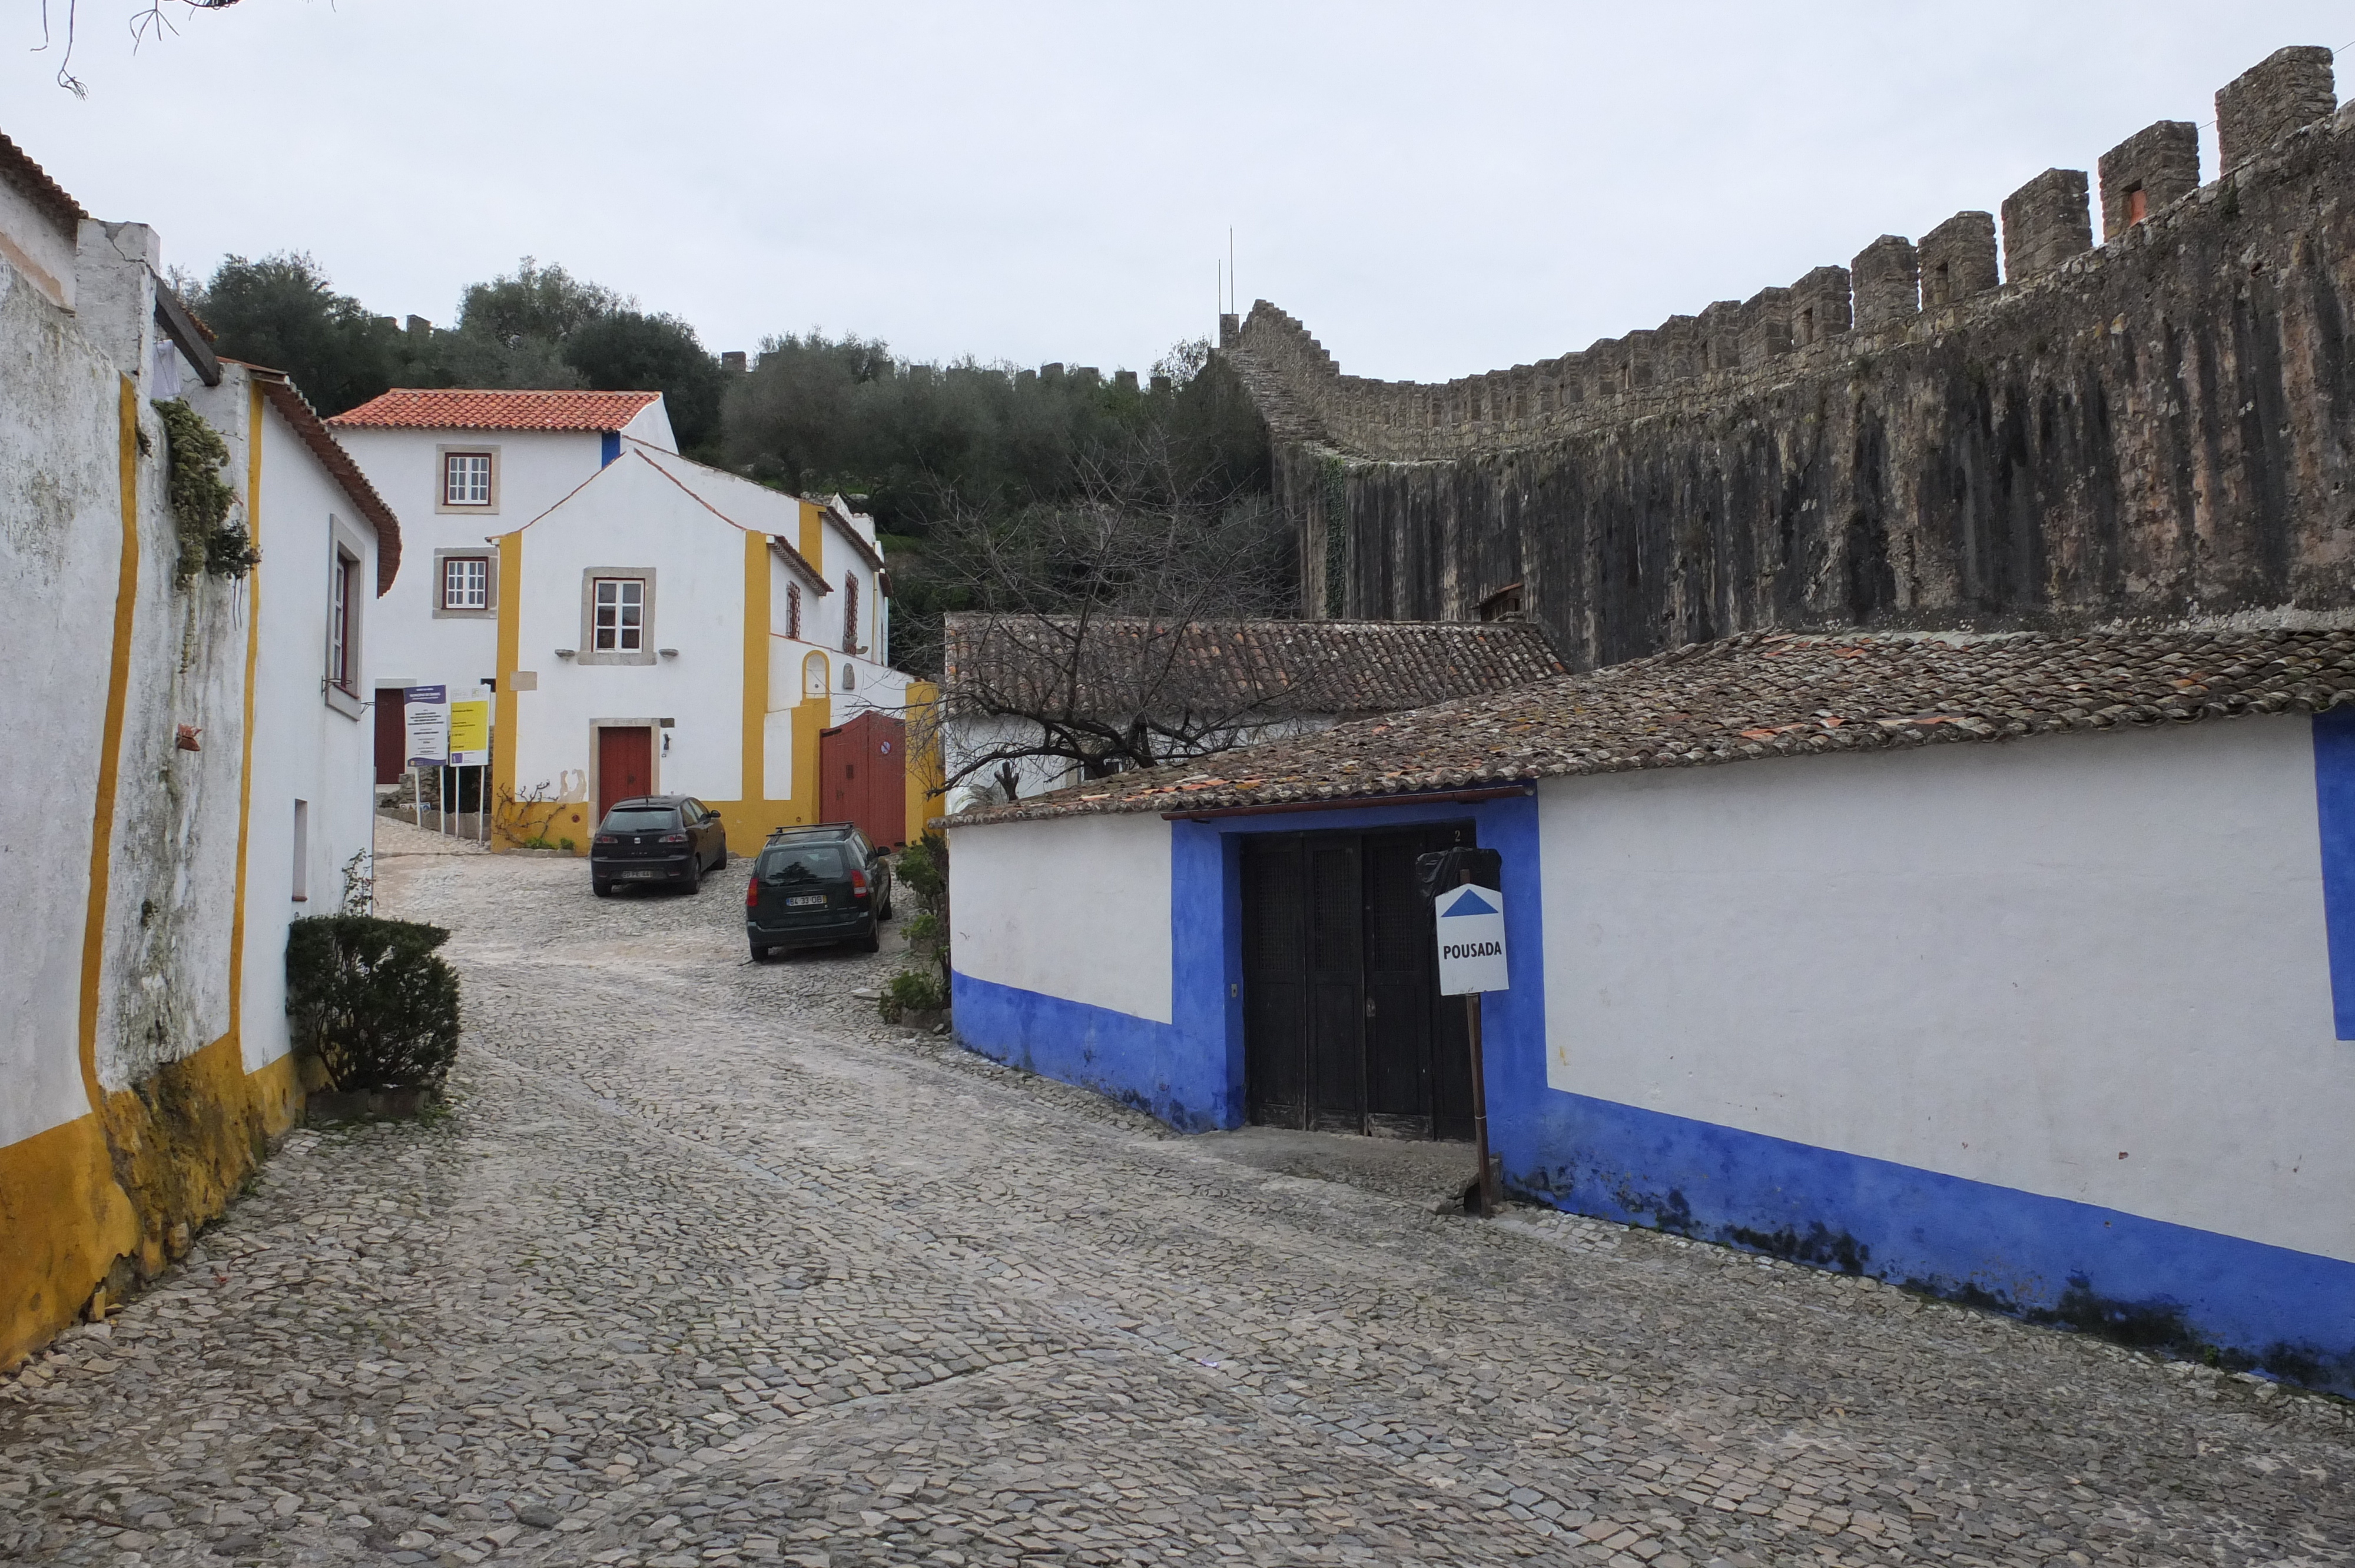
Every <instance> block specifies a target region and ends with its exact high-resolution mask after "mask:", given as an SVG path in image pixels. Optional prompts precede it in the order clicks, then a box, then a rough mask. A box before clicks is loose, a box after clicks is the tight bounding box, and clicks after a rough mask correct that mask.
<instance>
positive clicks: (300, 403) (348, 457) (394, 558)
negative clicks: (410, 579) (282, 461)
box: [230, 360, 400, 598]
mask: <svg viewBox="0 0 2355 1568" xmlns="http://www.w3.org/2000/svg"><path fill="white" fill-rule="evenodd" d="M230 363H232V364H238V363H241V362H240V361H234V360H233V361H231V362H230ZM246 369H247V371H248V372H249V373H250V375H251V376H253V384H254V385H255V386H256V387H261V395H262V396H263V397H267V398H268V399H269V400H270V406H271V407H272V408H275V409H277V410H278V414H279V417H280V418H282V419H284V420H285V421H286V422H287V423H288V424H289V425H291V426H293V429H294V433H295V435H297V436H298V437H300V438H301V439H302V441H303V444H304V446H306V447H309V448H310V449H311V455H312V456H314V457H315V458H317V459H318V460H319V463H320V466H321V467H323V468H325V470H326V471H327V472H328V473H329V474H331V475H333V476H334V478H335V481H336V483H337V484H338V485H340V486H342V487H343V492H344V494H345V495H346V497H348V498H349V499H350V501H351V503H352V507H353V510H355V511H357V513H358V514H360V515H361V516H363V517H365V518H367V519H368V525H369V526H370V527H372V528H374V529H375V530H376V591H377V595H378V598H382V597H383V595H384V592H385V590H386V589H388V588H390V587H392V579H393V578H394V577H397V576H398V575H400V519H399V518H398V517H395V516H394V515H393V514H392V508H391V507H389V506H387V505H386V504H385V503H384V497H382V496H380V495H378V493H376V486H374V485H372V484H370V483H369V482H368V475H366V474H364V473H362V472H361V471H360V470H359V465H358V464H357V463H356V462H354V461H352V454H351V453H349V452H347V451H346V450H344V449H343V444H342V443H341V442H339V441H337V440H336V438H335V435H334V433H333V432H332V431H330V430H329V429H327V427H326V424H325V422H323V421H322V420H321V419H320V418H319V416H318V414H317V413H316V412H315V411H314V409H313V408H312V407H311V404H310V401H309V399H307V398H305V397H304V396H303V394H302V393H301V392H299V391H297V390H296V389H295V387H294V383H293V382H292V381H290V380H288V379H287V377H286V375H285V373H284V372H283V371H278V370H265V369H263V368H262V367H261V366H258V365H249V366H246Z"/></svg>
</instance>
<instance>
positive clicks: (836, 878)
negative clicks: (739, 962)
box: [744, 822, 891, 960]
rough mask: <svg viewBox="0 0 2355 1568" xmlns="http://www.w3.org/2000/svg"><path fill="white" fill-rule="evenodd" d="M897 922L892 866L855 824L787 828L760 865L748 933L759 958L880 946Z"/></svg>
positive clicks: (749, 891) (748, 889) (747, 896)
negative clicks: (788, 951)
mask: <svg viewBox="0 0 2355 1568" xmlns="http://www.w3.org/2000/svg"><path fill="white" fill-rule="evenodd" d="M890 918H891V862H890V859H889V857H887V856H886V855H885V854H884V853H883V852H882V851H881V850H879V849H877V848H876V847H875V846H874V845H873V844H871V843H869V842H867V835H866V834H864V833H862V832H859V831H858V829H857V828H855V827H853V826H852V825H851V824H850V823H848V822H821V823H819V824H818V825H816V826H815V827H808V828H779V829H778V830H777V831H776V832H773V833H771V834H770V835H769V842H767V843H765V844H762V846H761V853H760V855H759V856H758V857H757V858H756V859H755V860H754V861H753V862H752V880H751V882H750V883H749V884H747V885H746V886H745V888H744V934H745V936H746V937H747V938H750V939H751V947H752V957H753V959H755V960H758V959H764V958H766V957H768V956H769V954H770V953H772V952H773V951H775V950H776V949H777V948H818V947H826V946H828V945H830V944H832V943H836V942H855V943H857V944H858V947H859V948H862V949H863V950H865V951H867V952H870V953H871V952H873V951H875V949H876V948H877V947H878V945H879V932H880V929H881V927H882V925H883V922H884V921H886V920H889V919H890Z"/></svg>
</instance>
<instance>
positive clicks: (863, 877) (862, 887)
mask: <svg viewBox="0 0 2355 1568" xmlns="http://www.w3.org/2000/svg"><path fill="white" fill-rule="evenodd" d="M850 895H851V896H852V897H853V898H864V897H866V896H867V874H866V873H865V872H863V871H861V870H859V869H858V867H857V866H853V867H851V870H850Z"/></svg>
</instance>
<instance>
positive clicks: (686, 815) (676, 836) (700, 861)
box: [589, 795, 728, 898]
mask: <svg viewBox="0 0 2355 1568" xmlns="http://www.w3.org/2000/svg"><path fill="white" fill-rule="evenodd" d="M727 863H728V828H727V825H726V824H725V823H723V822H721V821H720V820H719V813H718V812H716V811H714V810H711V809H710V808H709V807H708V806H706V805H705V804H704V803H703V802H702V801H700V800H696V799H695V798H694V797H693V796H691V795H642V796H640V797H638V798H637V799H636V800H618V801H615V802H614V804H613V810H610V811H608V812H606V813H605V820H604V821H602V822H600V823H598V824H597V832H596V835H595V836H594V837H593V838H591V840H590V841H589V886H590V888H591V891H593V892H594V893H595V894H596V895H597V896H598V897H600V898H602V897H604V896H605V895H607V894H609V893H611V892H613V885H614V884H615V883H617V882H648V883H656V884H662V883H667V884H670V885H674V886H677V885H684V886H685V887H686V888H687V891H688V892H689V893H692V892H694V891H695V890H696V889H697V888H698V887H700V886H702V885H703V874H704V873H705V872H707V871H718V870H719V868H720V867H721V866H723V865H726V864H727Z"/></svg>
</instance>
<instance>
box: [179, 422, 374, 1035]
mask: <svg viewBox="0 0 2355 1568" xmlns="http://www.w3.org/2000/svg"><path fill="white" fill-rule="evenodd" d="M240 380H241V376H236V375H232V376H230V377H229V379H225V380H224V381H223V383H222V385H221V387H220V388H219V393H220V394H228V395H229V397H228V398H225V399H224V400H225V401H227V400H234V401H235V402H237V403H238V404H240V406H241V405H242V403H243V392H244V389H243V387H241V386H240V385H239V383H240ZM217 395H218V394H217ZM192 400H193V399H192ZM224 418H225V416H224ZM216 422H217V423H218V422H219V421H216ZM261 441H262V447H261V451H262V457H261V506H260V507H259V508H258V510H257V515H256V519H255V521H256V524H257V528H256V531H257V534H258V536H259V543H260V545H261V566H260V567H257V568H256V569H255V575H254V578H253V589H252V598H253V604H254V607H255V609H254V612H253V613H254V615H255V618H256V620H257V622H258V624H259V627H260V630H261V640H260V649H259V653H258V659H257V664H256V669H255V673H254V693H253V715H254V717H253V764H252V768H253V771H252V779H251V806H250V818H249V821H248V825H247V830H246V915H245V962H244V966H243V967H244V976H243V980H244V987H245V995H244V1005H243V1009H242V1022H241V1029H240V1042H241V1045H242V1049H243V1052H244V1056H245V1066H246V1070H247V1071H248V1072H251V1071H253V1070H254V1069H255V1068H257V1067H261V1066H262V1065H266V1064H268V1063H271V1062H273V1061H276V1060H277V1059H278V1058H279V1057H281V1056H283V1055H284V1054H286V1053H287V1051H288V1049H289V1047H290V1040H289V1036H288V1033H287V1028H286V927H287V925H288V923H289V922H290V921H292V920H293V919H295V918H297V917H299V916H304V915H332V914H334V913H336V910H337V909H338V908H339V907H341V906H342V902H343V892H344V866H345V864H346V862H347V861H349V860H350V859H351V857H352V856H353V855H354V854H355V853H359V852H363V851H367V850H369V849H370V848H371V846H372V844H373V842H374V835H375V828H376V819H375V789H374V779H375V763H374V755H373V754H374V738H375V737H374V729H373V719H374V715H373V713H372V712H371V711H370V710H368V709H366V708H363V709H362V710H361V711H360V712H359V714H358V715H357V716H354V715H350V714H347V713H346V712H343V711H342V710H340V709H338V708H336V707H333V706H330V705H329V704H328V702H327V700H326V698H325V695H324V694H323V693H322V690H321V681H322V678H323V673H324V672H325V667H326V653H325V650H326V643H327V615H328V571H329V568H330V564H331V562H332V559H333V556H332V551H333V549H334V545H333V539H334V537H335V535H334V533H333V532H332V530H333V526H334V522H335V521H340V522H341V524H343V527H344V528H345V530H346V538H351V539H354V540H355V542H357V544H358V545H359V546H361V560H360V563H359V570H358V572H357V579H358V581H359V582H360V583H361V584H362V585H364V588H365V592H366V594H367V596H368V598H367V600H366V602H364V603H363V605H362V607H361V614H362V616H363V618H364V619H363V622H362V639H361V652H360V658H361V663H360V668H359V670H358V671H357V674H356V678H355V680H354V685H355V686H357V688H358V690H359V693H360V694H361V695H362V697H363V698H368V697H370V696H372V690H371V684H372V679H373V671H372V669H371V667H370V666H369V664H368V657H369V654H368V638H367V621H366V620H365V618H366V617H368V616H371V615H373V614H374V613H376V611H377V610H378V609H379V608H380V607H381V606H382V605H383V604H384V602H385V601H384V600H383V599H377V598H375V588H376V570H377V567H376V556H377V540H376V535H375V531H374V530H373V529H371V528H370V527H369V526H368V522H367V521H366V520H365V519H364V518H362V517H360V516H359V515H358V514H357V513H356V512H355V511H354V510H353V507H352V504H351V502H350V500H349V498H348V497H346V495H345V494H344V493H343V490H342V488H341V487H340V486H338V485H337V484H336V482H335V481H334V480H333V479H332V478H330V477H329V476H328V474H327V471H325V469H324V468H322V467H321V466H320V465H319V461H318V460H317V459H316V458H315V457H314V455H313V454H312V452H311V450H310V449H309V448H308V447H306V446H305V445H304V443H303V440H302V439H301V438H300V437H299V436H298V435H296V434H295V432H294V431H293V429H292V428H290V427H289V426H288V425H287V424H286V422H285V420H283V419H282V418H280V417H279V415H278V412H277V410H275V409H273V408H265V409H264V411H263V414H262V438H261ZM241 447H242V443H240V450H239V451H238V466H240V468H241V467H242V464H243V461H244V453H243V451H242V450H241ZM396 515H400V514H396ZM402 520H403V521H404V522H406V521H407V519H406V517H405V516H403V519H402ZM406 575H407V568H406V567H404V568H403V571H402V576H406ZM399 581H400V579H399V578H398V577H396V578H395V586H396V588H397V587H398V585H399ZM296 800H303V801H305V802H307V803H308V813H307V814H308V818H309V831H308V832H307V834H306V839H307V848H308V853H307V855H306V856H305V857H304V884H305V886H306V889H307V892H308V895H309V896H308V898H307V900H305V901H304V902H300V903H298V902H296V901H295V899H294V896H293V893H294V802H295V801H296Z"/></svg>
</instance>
